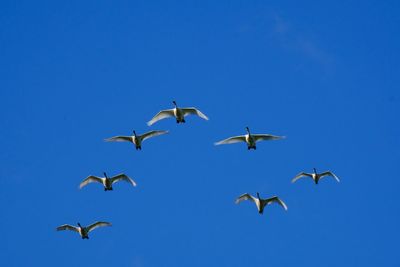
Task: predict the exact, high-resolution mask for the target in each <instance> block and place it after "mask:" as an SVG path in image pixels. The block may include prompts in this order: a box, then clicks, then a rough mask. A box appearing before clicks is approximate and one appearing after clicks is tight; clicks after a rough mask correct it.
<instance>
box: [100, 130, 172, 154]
mask: <svg viewBox="0 0 400 267" xmlns="http://www.w3.org/2000/svg"><path fill="white" fill-rule="evenodd" d="M166 133H168V131H150V132H147V133H144V134H142V135H138V134H136V131H133V135H131V136H114V137H111V138H107V139H104V141H106V142H126V141H127V142H131V143H133V144H134V145H135V148H136V150H142V142H143V141H144V140H146V139H148V138H150V137H154V136H158V135H162V134H166Z"/></svg>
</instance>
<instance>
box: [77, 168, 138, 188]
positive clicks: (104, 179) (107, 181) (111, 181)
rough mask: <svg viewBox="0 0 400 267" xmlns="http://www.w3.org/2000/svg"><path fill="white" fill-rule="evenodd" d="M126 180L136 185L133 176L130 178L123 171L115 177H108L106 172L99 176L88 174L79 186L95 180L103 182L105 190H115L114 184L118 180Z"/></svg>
mask: <svg viewBox="0 0 400 267" xmlns="http://www.w3.org/2000/svg"><path fill="white" fill-rule="evenodd" d="M121 180H122V181H126V182H128V183H130V184H131V185H133V186H136V183H135V181H133V180H132V179H131V178H129V177H128V176H126V175H125V174H123V173H121V174H118V175H115V176H113V177H110V178H109V177H107V174H106V173H105V172H104V177H97V176H94V175H90V176H88V177H87V178H86V179H85V180H83V181H82V182H81V183H80V185H79V188H82V187H84V186H86V185H87V184H89V183H93V182H98V183H101V184H102V185H103V186H104V191H108V190H113V187H112V185H113V184H114V183H116V182H119V181H121Z"/></svg>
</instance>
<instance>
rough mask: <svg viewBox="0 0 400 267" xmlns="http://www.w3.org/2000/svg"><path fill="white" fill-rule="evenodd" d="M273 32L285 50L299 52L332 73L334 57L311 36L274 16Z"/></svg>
mask: <svg viewBox="0 0 400 267" xmlns="http://www.w3.org/2000/svg"><path fill="white" fill-rule="evenodd" d="M272 31H273V33H274V34H275V35H276V36H277V37H278V40H279V42H281V44H282V46H283V47H284V48H285V49H288V50H291V51H295V52H298V53H300V54H302V55H303V56H305V57H307V58H309V59H310V60H312V61H314V62H315V63H317V64H319V65H321V67H323V68H324V69H325V71H330V70H332V68H333V65H334V57H333V56H332V55H331V54H330V53H328V52H327V51H326V50H325V49H323V47H321V46H320V44H319V43H318V41H316V40H315V38H312V37H311V36H310V35H309V34H306V33H304V32H302V31H299V30H297V29H294V27H292V25H291V23H290V22H289V21H288V20H285V19H284V18H282V17H281V16H279V15H277V14H274V15H272Z"/></svg>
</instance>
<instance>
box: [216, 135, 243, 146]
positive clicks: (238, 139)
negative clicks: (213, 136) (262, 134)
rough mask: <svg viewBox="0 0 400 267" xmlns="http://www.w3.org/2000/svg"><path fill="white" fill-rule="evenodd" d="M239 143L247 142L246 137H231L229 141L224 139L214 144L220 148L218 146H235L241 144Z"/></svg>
mask: <svg viewBox="0 0 400 267" xmlns="http://www.w3.org/2000/svg"><path fill="white" fill-rule="evenodd" d="M239 142H246V136H245V135H238V136H233V137H229V138H227V139H224V140H222V141H219V142H216V143H214V145H216V146H218V145H226V144H234V143H239Z"/></svg>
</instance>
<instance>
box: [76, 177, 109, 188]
mask: <svg viewBox="0 0 400 267" xmlns="http://www.w3.org/2000/svg"><path fill="white" fill-rule="evenodd" d="M103 179H104V178H100V177H97V176H94V175H90V176H88V177H87V178H86V179H85V180H83V181H82V182H81V184H80V185H79V188H82V187H84V186H85V185H87V184H90V183H93V182H98V183H101V184H103Z"/></svg>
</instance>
